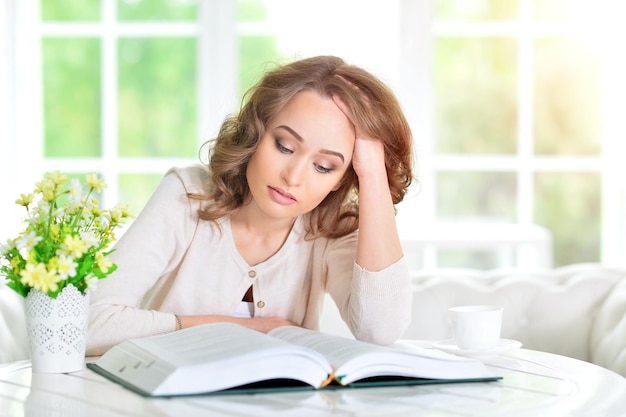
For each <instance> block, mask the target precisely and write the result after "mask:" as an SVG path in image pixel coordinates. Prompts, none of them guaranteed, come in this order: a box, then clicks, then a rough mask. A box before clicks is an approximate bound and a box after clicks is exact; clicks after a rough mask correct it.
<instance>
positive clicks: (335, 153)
mask: <svg viewBox="0 0 626 417" xmlns="http://www.w3.org/2000/svg"><path fill="white" fill-rule="evenodd" d="M276 129H285V130H286V131H287V132H289V133H291V134H292V135H293V137H294V138H296V139H297V140H298V141H299V142H304V138H303V137H302V136H300V135H299V134H298V132H296V131H295V130H293V129H292V128H290V127H289V126H287V125H280V126H276ZM320 153H324V154H327V155H334V156H336V157H338V158H339V159H341V162H345V161H346V160H345V158H344V157H343V154H341V153H339V152H335V151H331V150H330V149H320Z"/></svg>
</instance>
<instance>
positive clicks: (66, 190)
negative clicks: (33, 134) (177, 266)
mask: <svg viewBox="0 0 626 417" xmlns="http://www.w3.org/2000/svg"><path fill="white" fill-rule="evenodd" d="M105 187H106V183H105V182H104V181H103V180H102V179H99V178H98V176H97V175H95V174H89V175H87V176H86V177H85V185H83V184H82V183H81V182H80V181H79V180H78V179H71V180H70V179H69V177H68V176H67V175H64V174H62V173H60V172H58V171H57V172H54V173H47V174H45V175H44V177H43V179H42V180H41V181H40V182H39V183H37V184H36V186H35V190H34V192H33V193H32V194H22V195H21V197H20V198H19V199H17V201H16V203H17V204H19V205H21V206H24V208H25V209H26V213H27V217H26V219H25V220H24V222H25V224H26V226H25V228H24V230H23V231H22V232H20V233H19V234H18V235H17V237H16V238H14V239H9V240H8V241H7V243H6V244H4V245H2V246H1V247H0V276H2V275H4V277H5V278H4V281H5V284H6V285H7V286H8V287H10V288H12V289H13V290H14V291H15V292H17V293H18V294H19V295H21V296H22V297H24V298H25V310H26V324H27V331H28V336H29V342H30V347H31V361H32V366H33V371H34V372H73V371H78V370H81V369H83V364H84V353H85V339H86V332H87V315H88V309H89V290H90V289H93V288H94V287H95V284H96V283H97V281H98V280H99V279H102V278H105V277H107V276H108V275H109V274H111V273H112V272H113V271H115V269H116V268H117V266H116V265H115V264H114V263H113V262H112V261H111V260H110V259H109V258H108V255H109V254H110V253H111V250H108V247H109V245H110V244H111V243H112V242H113V241H114V240H115V234H114V231H115V229H116V228H117V227H119V226H120V225H122V224H123V223H124V222H125V220H127V219H128V218H129V217H131V215H130V214H129V212H128V209H127V208H126V207H125V206H122V205H118V206H116V207H114V208H112V209H110V210H104V209H101V208H100V206H99V202H98V200H97V199H96V198H95V197H94V194H95V193H98V192H100V191H101V190H102V189H103V188H105ZM0 284H1V283H0Z"/></svg>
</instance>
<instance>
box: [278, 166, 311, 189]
mask: <svg viewBox="0 0 626 417" xmlns="http://www.w3.org/2000/svg"><path fill="white" fill-rule="evenodd" d="M305 166H306V164H305V162H304V161H303V160H295V159H294V160H292V161H290V163H289V164H287V165H286V166H285V168H284V169H283V173H282V177H283V180H284V181H285V184H287V185H289V186H290V187H294V186H298V185H300V184H301V183H302V178H303V175H304V169H305Z"/></svg>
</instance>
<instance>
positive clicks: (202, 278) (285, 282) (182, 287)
mask: <svg viewBox="0 0 626 417" xmlns="http://www.w3.org/2000/svg"><path fill="white" fill-rule="evenodd" d="M208 181H209V176H208V172H207V171H206V169H204V168H203V167H200V166H193V167H187V168H182V169H172V170H170V171H169V172H168V173H167V174H166V175H165V177H164V178H163V180H162V181H161V183H160V185H159V187H158V188H157V190H156V191H155V192H154V194H153V195H152V197H151V198H150V200H149V201H148V203H147V204H146V206H145V208H144V209H143V211H142V212H141V213H140V215H139V216H138V217H137V218H136V219H135V221H134V222H133V224H132V225H131V226H130V227H129V229H128V230H127V231H126V233H124V235H123V236H122V237H121V238H120V240H119V241H118V242H117V244H116V246H115V252H114V253H113V254H112V259H113V261H114V262H115V263H116V264H117V265H118V269H117V271H115V272H114V273H113V274H111V275H110V276H109V277H107V278H106V279H104V280H101V281H100V282H99V283H98V288H97V290H96V291H95V292H93V293H92V295H91V308H90V313H89V334H88V339H87V354H88V355H97V354H102V353H103V352H104V351H106V350H107V349H109V348H110V347H112V346H113V345H115V344H117V343H119V342H121V341H123V340H126V339H129V338H134V337H143V336H148V335H154V334H158V333H164V332H170V331H173V330H175V327H176V324H175V317H174V313H178V314H181V315H192V314H222V315H224V314H226V315H232V314H233V313H234V312H235V310H236V308H237V305H238V303H239V302H240V301H241V299H242V296H243V295H244V293H245V292H246V290H247V289H248V288H249V287H250V286H251V285H252V284H254V285H253V295H254V300H255V309H254V316H255V317H272V316H278V317H282V318H285V319H288V320H291V321H293V322H295V323H298V324H300V325H302V326H303V327H306V328H310V329H318V328H319V316H320V313H321V308H322V301H323V296H324V293H326V292H328V293H330V295H331V296H332V298H333V299H334V301H335V303H336V304H337V306H338V308H339V311H340V312H341V315H342V317H343V319H344V320H345V321H346V323H347V324H348V326H349V328H350V329H351V331H352V333H353V334H354V336H355V337H356V338H357V339H361V340H366V341H370V342H374V343H379V344H389V343H393V342H394V341H395V340H396V339H397V338H398V337H400V335H401V334H402V332H403V331H404V330H405V328H406V327H407V326H408V324H409V320H410V313H411V305H410V303H411V288H410V280H409V272H408V267H407V264H406V262H405V260H404V258H402V259H401V260H399V261H398V262H396V263H394V264H392V265H390V266H389V267H387V268H386V269H384V270H382V271H379V272H368V271H365V270H363V269H362V268H360V267H359V266H358V265H356V263H355V254H356V241H357V232H354V233H352V234H350V235H348V236H345V237H342V238H339V239H326V238H318V239H315V240H305V239H304V235H305V230H304V227H303V221H302V218H298V219H297V221H296V223H295V224H294V227H293V229H292V231H291V234H290V235H289V237H288V238H287V241H286V242H285V244H284V245H283V247H282V248H281V249H280V250H279V251H278V252H277V253H276V254H275V255H274V256H272V257H271V258H270V259H268V260H267V261H264V262H262V263H260V264H258V265H254V266H250V265H248V264H247V263H246V262H245V261H244V259H243V258H242V257H241V256H240V254H239V253H238V251H237V249H236V247H235V243H234V240H233V237H232V234H231V228H230V221H229V219H228V218H224V219H222V220H221V221H220V225H221V232H220V230H219V229H218V227H217V226H216V225H215V224H214V223H212V222H209V221H204V220H200V219H199V218H198V215H197V210H198V208H199V207H200V205H201V204H202V203H201V202H200V201H197V200H193V199H189V198H188V197H187V193H188V192H192V193H204V192H205V188H204V184H206V183H207V182H208Z"/></svg>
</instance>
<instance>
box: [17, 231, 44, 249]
mask: <svg viewBox="0 0 626 417" xmlns="http://www.w3.org/2000/svg"><path fill="white" fill-rule="evenodd" d="M42 240H43V237H41V236H38V235H37V233H35V232H34V231H30V232H28V233H26V232H25V233H22V235H20V237H18V238H17V240H16V241H15V247H17V249H18V250H24V251H26V252H29V251H30V250H31V249H32V248H34V247H35V245H36V244H37V243H39V242H41V241H42Z"/></svg>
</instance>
